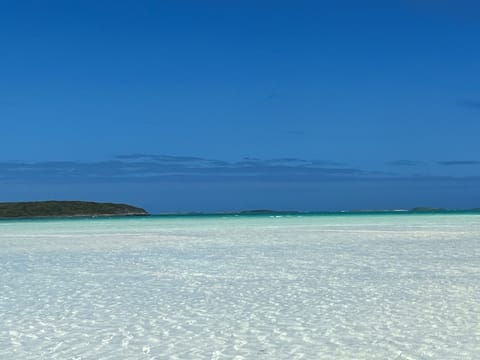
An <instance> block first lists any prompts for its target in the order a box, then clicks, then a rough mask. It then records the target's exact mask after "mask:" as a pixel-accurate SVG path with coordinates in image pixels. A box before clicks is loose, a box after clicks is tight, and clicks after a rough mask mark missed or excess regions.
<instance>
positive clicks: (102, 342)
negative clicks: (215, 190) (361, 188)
mask: <svg viewBox="0 0 480 360" xmlns="http://www.w3.org/2000/svg"><path fill="white" fill-rule="evenodd" d="M0 266H1V269H0V270H1V271H0V358H1V359H95V360H96V359H397V360H400V359H462V360H465V359H478V358H479V356H480V355H479V354H480V216H476V215H359V216H351V215H350V216H348V215H345V216H303V217H297V216H289V217H268V216H253V217H252V216H249V217H247V216H244V217H221V216H218V217H179V218H170V217H151V218H134V219H88V220H48V221H47V220H42V221H38V220H37V221H25V220H23V221H0Z"/></svg>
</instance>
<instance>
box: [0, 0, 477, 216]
mask: <svg viewBox="0 0 480 360" xmlns="http://www.w3.org/2000/svg"><path fill="white" fill-rule="evenodd" d="M478 39H480V5H479V3H478V2H474V1H462V0H460V1H448V0H445V1H433V0H416V1H414V0H410V1H409V0H403V1H395V0H392V1H358V0H355V1H353V0H352V1H346V0H345V1H344V0H335V1H334V0H332V1H321V0H317V1H305V0H296V1H281V0H276V1H262V0H256V1H248V0H242V1H236V0H229V1H221V0H215V1H213V0H212V1H208V0H207V1H183V0H175V1H168V0H166V1H144V0H135V1H133V0H132V1H122V0H116V1H102V0H96V1H89V0H81V1H74V0H72V1H48V0H42V1H40V0H38V1H27V0H25V1H16V0H15V1H14V0H3V1H0V44H1V46H0V69H1V70H0V75H1V76H0V122H1V131H0V150H1V151H0V201H20V200H47V199H79V200H94V201H113V202H129V203H133V204H136V205H139V206H143V207H145V208H146V209H147V210H150V211H152V212H164V211H201V210H204V211H212V210H236V209H252V208H273V209H297V210H338V209H359V208H368V209H370V208H406V207H407V208H408V207H414V206H438V207H451V208H468V207H480V186H479V185H480V145H479V134H480V68H479V67H480V65H479V64H480V41H479V40H478Z"/></svg>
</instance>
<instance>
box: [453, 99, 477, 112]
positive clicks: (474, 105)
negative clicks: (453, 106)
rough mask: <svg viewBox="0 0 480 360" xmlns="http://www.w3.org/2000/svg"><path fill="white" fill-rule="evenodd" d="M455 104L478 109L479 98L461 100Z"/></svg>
mask: <svg viewBox="0 0 480 360" xmlns="http://www.w3.org/2000/svg"><path fill="white" fill-rule="evenodd" d="M457 104H458V105H459V106H461V107H466V108H471V109H479V110H480V100H461V101H458V102H457Z"/></svg>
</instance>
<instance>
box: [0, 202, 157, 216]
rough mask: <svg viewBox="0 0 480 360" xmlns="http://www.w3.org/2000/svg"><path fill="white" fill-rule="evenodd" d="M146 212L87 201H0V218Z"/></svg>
mask: <svg viewBox="0 0 480 360" xmlns="http://www.w3.org/2000/svg"><path fill="white" fill-rule="evenodd" d="M141 215H148V213H147V212H146V211H145V210H144V209H141V208H139V207H135V206H131V205H127V204H113V203H97V202H88V201H33V202H3V203H2V202H0V218H36V217H77V216H78V217H81V216H85V217H90V216H141Z"/></svg>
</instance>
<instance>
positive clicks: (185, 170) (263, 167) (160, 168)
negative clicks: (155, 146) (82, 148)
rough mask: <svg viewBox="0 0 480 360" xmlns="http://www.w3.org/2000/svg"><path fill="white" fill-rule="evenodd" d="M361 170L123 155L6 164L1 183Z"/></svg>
mask: <svg viewBox="0 0 480 360" xmlns="http://www.w3.org/2000/svg"><path fill="white" fill-rule="evenodd" d="M368 175H369V173H368V172H366V171H363V170H361V169H357V168H352V167H348V166H346V165H344V164H341V163H338V162H334V161H325V160H313V161H311V160H304V159H298V158H274V159H258V158H243V159H241V160H239V161H224V160H218V159H207V158H200V157H193V156H172V155H157V154H140V153H136V154H124V155H118V156H115V157H114V159H113V160H109V161H97V162H73V161H72V162H69V161H63V162H60V161H47V162H36V163H31V162H3V163H0V181H1V180H3V181H22V182H35V181H47V182H48V181H49V182H56V181H85V182H94V181H102V182H103V181H135V182H137V181H172V180H174V181H177V180H178V181H224V180H226V179H228V180H232V179H233V180H242V181H245V180H249V181H251V180H256V181H263V180H268V181H279V180H281V181H294V180H302V181H316V180H322V179H324V180H325V179H337V178H345V177H348V178H352V177H362V176H368Z"/></svg>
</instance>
